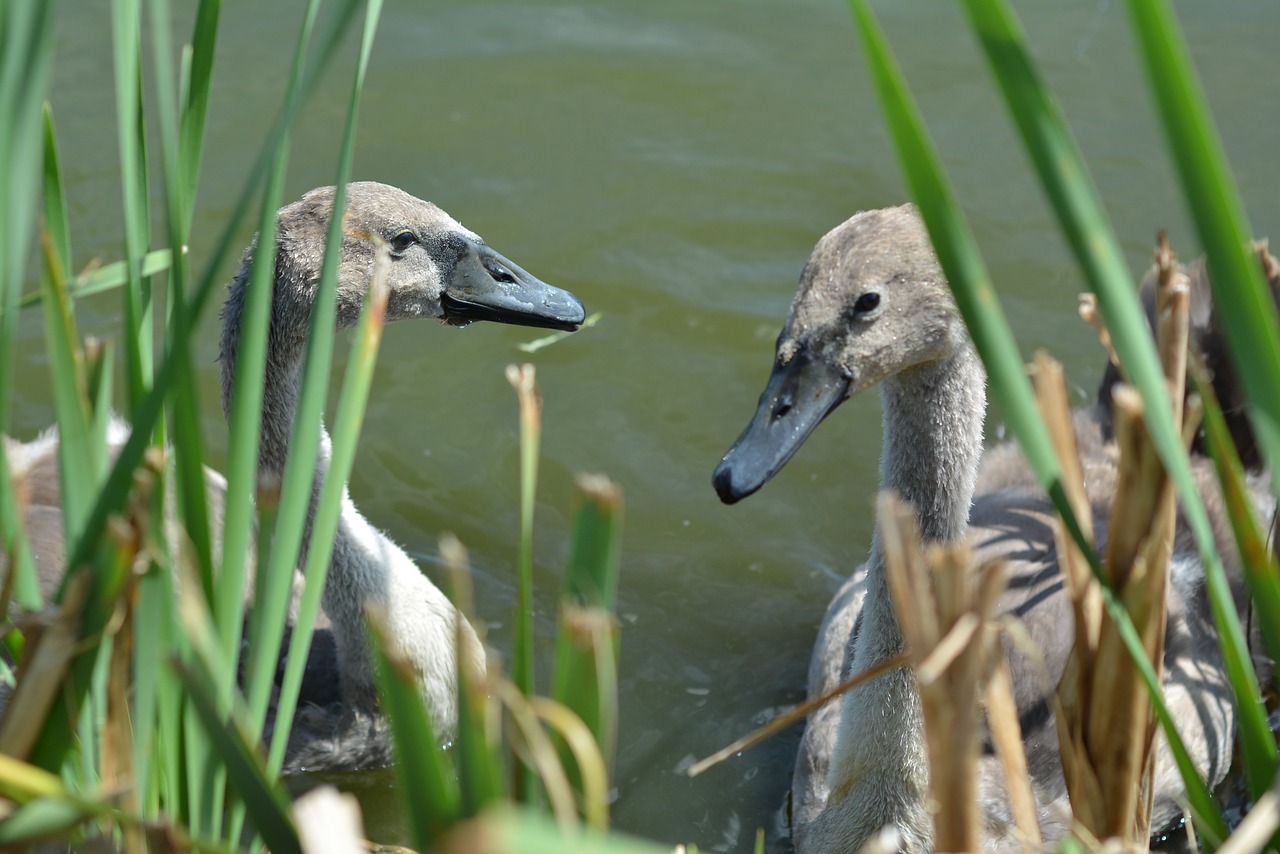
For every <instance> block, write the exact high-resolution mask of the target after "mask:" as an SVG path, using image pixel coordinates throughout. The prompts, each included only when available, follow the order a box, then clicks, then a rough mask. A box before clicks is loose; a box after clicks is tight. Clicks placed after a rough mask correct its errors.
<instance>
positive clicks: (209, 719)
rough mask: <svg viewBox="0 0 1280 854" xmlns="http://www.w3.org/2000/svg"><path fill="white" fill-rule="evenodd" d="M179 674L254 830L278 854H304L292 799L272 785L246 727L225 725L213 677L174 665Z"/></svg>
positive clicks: (181, 665)
mask: <svg viewBox="0 0 1280 854" xmlns="http://www.w3.org/2000/svg"><path fill="white" fill-rule="evenodd" d="M174 666H175V667H176V668H177V671H178V674H179V676H180V677H181V679H182V682H183V684H184V685H185V686H186V688H187V693H188V696H189V697H190V699H191V704H192V707H193V708H194V709H195V711H196V713H197V714H198V715H199V716H200V721H201V723H202V724H203V725H204V728H205V731H206V732H207V733H208V734H209V737H210V739H211V740H212V741H213V743H214V744H215V745H216V747H217V751H218V756H219V757H220V759H221V761H222V762H224V763H225V764H226V770H227V775H228V777H229V778H230V780H231V785H232V789H233V791H235V792H236V793H238V795H239V796H240V798H241V799H242V800H243V801H244V804H245V808H246V809H247V810H248V813H249V818H250V820H251V821H252V822H253V825H254V829H255V831H256V832H257V833H259V834H260V835H261V836H262V838H263V840H265V841H266V843H267V847H268V848H269V849H270V850H271V851H273V852H276V854H301V851H302V846H301V844H300V843H299V842H298V831H297V829H296V828H295V827H294V826H293V819H292V817H291V816H290V813H289V798H288V796H287V795H286V794H285V792H284V790H283V789H281V788H280V786H279V785H278V784H273V783H272V782H271V777H270V776H268V775H267V773H266V772H265V770H264V768H263V761H262V758H261V757H260V756H257V755H255V754H254V751H253V748H252V747H251V746H250V741H249V738H248V737H247V736H246V734H245V733H246V730H245V727H244V725H243V723H240V722H238V721H237V719H236V717H233V718H232V721H231V722H229V723H224V722H223V721H224V715H223V714H222V713H221V712H220V711H219V709H218V705H217V702H216V701H215V699H214V696H213V693H212V692H211V691H210V690H209V686H210V685H211V684H212V677H211V676H210V674H208V673H198V672H196V671H194V670H192V669H191V668H189V667H188V666H186V665H183V664H181V663H177V662H175V664H174Z"/></svg>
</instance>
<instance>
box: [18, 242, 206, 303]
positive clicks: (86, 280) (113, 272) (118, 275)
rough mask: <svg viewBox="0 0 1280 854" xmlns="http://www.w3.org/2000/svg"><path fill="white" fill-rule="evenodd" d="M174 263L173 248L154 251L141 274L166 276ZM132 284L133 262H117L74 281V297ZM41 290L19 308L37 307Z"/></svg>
mask: <svg viewBox="0 0 1280 854" xmlns="http://www.w3.org/2000/svg"><path fill="white" fill-rule="evenodd" d="M179 254H185V250H183V252H182V253H179ZM172 263H173V252H172V250H169V249H154V250H152V251H150V252H148V253H147V254H146V255H144V256H142V264H141V266H140V267H139V268H138V275H139V276H141V277H142V278H144V279H145V278H147V277H149V276H154V275H155V274H157V273H163V272H164V271H165V270H168V269H169V266H170V265H171V264H172ZM128 282H129V262H128V261H115V262H113V263H111V264H104V265H103V266H101V267H97V268H94V269H91V270H86V271H84V272H83V273H80V274H79V275H77V276H76V277H75V278H74V279H73V280H72V281H71V298H72V299H79V298H80V297H87V296H93V295H94V294H101V293H105V292H107V291H110V290H115V289H116V288H118V287H120V286H121V285H124V284H128ZM41 298H42V297H41V291H39V290H34V291H30V292H28V293H25V294H23V295H22V298H21V299H19V300H18V308H27V307H29V306H33V305H35V304H36V303H38V302H40V300H41Z"/></svg>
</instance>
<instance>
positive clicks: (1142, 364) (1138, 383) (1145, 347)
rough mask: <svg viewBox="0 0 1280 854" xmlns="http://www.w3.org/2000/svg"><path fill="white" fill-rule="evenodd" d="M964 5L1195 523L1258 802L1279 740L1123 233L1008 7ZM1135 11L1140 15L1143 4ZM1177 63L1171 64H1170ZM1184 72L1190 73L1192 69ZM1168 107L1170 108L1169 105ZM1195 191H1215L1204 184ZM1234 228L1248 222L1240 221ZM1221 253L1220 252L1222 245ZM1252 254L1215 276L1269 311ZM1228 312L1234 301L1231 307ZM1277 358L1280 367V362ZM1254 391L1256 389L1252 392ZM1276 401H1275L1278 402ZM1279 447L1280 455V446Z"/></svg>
mask: <svg viewBox="0 0 1280 854" xmlns="http://www.w3.org/2000/svg"><path fill="white" fill-rule="evenodd" d="M965 5H966V8H967V9H968V11H969V15H970V18H971V19H972V21H973V25H974V28H975V30H977V32H978V35H979V37H980V39H981V42H982V46H983V48H984V50H985V51H986V53H987V58H988V60H989V62H990V64H991V67H992V70H993V71H994V73H995V76H996V79H997V81H998V82H999V83H1000V88H1001V91H1002V93H1003V94H1004V97H1005V100H1006V101H1007V102H1008V105H1009V110H1010V113H1011V114H1012V115H1013V117H1014V120H1015V123H1016V124H1017V126H1018V130H1019V132H1020V133H1021V135H1022V138H1023V143H1024V144H1025V146H1026V148H1027V150H1028V152H1029V153H1030V154H1031V158H1032V160H1033V161H1034V163H1035V165H1036V170H1037V172H1038V174H1039V176H1040V180H1041V183H1042V184H1043V185H1044V187H1045V191H1046V193H1047V194H1048V196H1049V199H1050V201H1051V202H1052V204H1053V208H1054V211H1055V213H1056V214H1057V215H1058V220H1059V223H1060V224H1061V227H1062V229H1063V231H1064V233H1065V234H1066V235H1067V237H1068V241H1069V243H1070V244H1071V247H1072V250H1073V251H1074V253H1075V255H1076V259H1077V261H1078V262H1079V264H1080V266H1081V269H1082V270H1083V271H1084V273H1085V277H1086V279H1087V280H1088V282H1089V287H1090V289H1091V290H1092V291H1093V292H1094V293H1095V294H1096V295H1097V297H1098V307H1099V309H1100V310H1101V312H1102V315H1103V317H1104V318H1105V320H1106V323H1107V328H1108V329H1109V330H1110V331H1111V340H1112V344H1113V345H1114V346H1115V348H1116V351H1117V352H1118V353H1119V355H1120V360H1121V362H1122V364H1124V366H1125V370H1126V372H1127V373H1128V377H1129V381H1130V382H1131V383H1132V384H1133V385H1134V386H1135V387H1136V388H1137V389H1138V391H1139V392H1140V393H1141V395H1142V399H1143V402H1144V404H1145V406H1144V412H1145V420H1146V422H1147V427H1148V431H1149V433H1150V435H1151V440H1152V442H1153V444H1154V445H1155V446H1156V450H1157V451H1158V452H1159V454H1160V458H1161V460H1162V461H1163V463H1164V465H1165V469H1166V471H1168V472H1169V476H1170V477H1171V478H1172V479H1173V481H1174V483H1175V485H1176V487H1177V491H1178V496H1179V499H1180V502H1181V504H1182V507H1183V510H1184V513H1185V514H1186V518H1187V522H1188V525H1189V526H1190V528H1191V531H1192V533H1193V534H1194V535H1195V538H1196V542H1197V544H1198V545H1199V547H1200V556H1201V559H1202V561H1203V563H1204V576H1205V589H1206V591H1207V592H1208V594H1209V601H1210V607H1211V609H1212V611H1213V617H1214V623H1215V625H1216V627H1217V630H1218V638H1219V644H1220V645H1221V647H1222V654H1223V660H1224V664H1225V665H1226V668H1227V673H1228V675H1229V678H1230V681H1231V685H1232V690H1233V691H1234V693H1235V699H1236V707H1237V709H1238V713H1239V719H1240V734H1241V739H1242V744H1243V751H1242V752H1243V754H1244V757H1245V767H1246V771H1247V774H1248V778H1249V783H1250V789H1251V791H1252V793H1253V796H1254V797H1255V798H1256V797H1260V796H1261V794H1262V792H1263V791H1264V790H1265V789H1266V787H1267V786H1268V785H1269V784H1270V782H1271V779H1272V777H1274V776H1275V771H1276V767H1277V751H1276V745H1275V740H1274V738H1272V736H1271V731H1270V728H1269V726H1268V725H1267V718H1266V710H1265V709H1264V708H1263V704H1262V700H1261V691H1260V689H1259V686H1258V680H1257V675H1256V674H1255V673H1254V672H1253V669H1252V667H1251V666H1250V663H1249V654H1248V644H1247V642H1246V640H1245V637H1244V632H1243V630H1242V629H1241V627H1240V621H1239V619H1238V617H1237V615H1236V611H1235V605H1234V602H1233V600H1232V597H1231V589H1230V585H1229V584H1228V582H1227V579H1226V575H1225V573H1224V570H1223V567H1222V561H1221V558H1220V557H1219V555H1218V554H1217V549H1216V546H1215V543H1214V539H1213V530H1212V527H1211V526H1210V523H1209V517H1208V514H1207V513H1206V511H1205V508H1204V503H1203V501H1202V500H1201V498H1200V495H1199V493H1198V491H1197V490H1196V488H1195V481H1194V479H1193V478H1192V475H1191V467H1190V465H1189V463H1188V461H1187V455H1186V452H1185V451H1184V449H1183V445H1182V440H1181V437H1180V435H1179V431H1178V429H1177V428H1176V427H1175V425H1174V423H1173V417H1172V414H1171V413H1172V410H1171V408H1170V406H1169V401H1168V394H1167V392H1166V385H1165V381H1164V374H1163V372H1162V371H1161V369H1160V365H1159V361H1158V359H1157V357H1156V352H1155V345H1154V343H1153V341H1152V340H1151V335H1150V333H1149V332H1148V330H1147V326H1146V322H1145V320H1144V318H1143V313H1142V310H1141V308H1140V306H1139V305H1138V301H1137V299H1136V296H1135V293H1134V288H1133V286H1132V281H1131V279H1130V277H1129V274H1128V271H1127V269H1126V268H1125V264H1124V256H1123V254H1122V253H1121V251H1120V247H1119V243H1118V242H1117V240H1116V237H1115V233H1114V232H1113V231H1112V229H1111V227H1110V224H1109V223H1108V221H1107V217H1106V213H1105V211H1104V210H1103V207H1102V203H1101V200H1100V199H1099V198H1098V195H1097V192H1096V190H1095V189H1094V187H1093V183H1092V181H1091V180H1090V179H1089V173H1088V170H1087V168H1086V167H1085V164H1084V159H1083V157H1082V156H1081V155H1080V152H1079V149H1078V148H1077V146H1076V144H1075V140H1074V139H1073V138H1072V136H1071V132H1070V131H1069V129H1068V128H1067V125H1066V121H1065V120H1064V119H1063V118H1062V114H1061V112H1060V111H1059V110H1058V108H1057V105H1056V104H1055V102H1054V100H1053V98H1052V97H1051V96H1050V94H1049V92H1048V90H1047V88H1046V87H1045V86H1044V85H1043V83H1042V82H1041V80H1040V76H1039V74H1038V73H1037V71H1036V68H1035V66H1034V63H1033V62H1032V60H1031V57H1030V54H1029V52H1028V51H1027V49H1026V44H1025V42H1026V39H1025V37H1024V36H1023V34H1022V32H1021V28H1020V27H1019V26H1018V24H1017V21H1016V19H1015V17H1014V14H1013V12H1012V10H1011V9H1010V8H1009V6H1008V4H1007V2H1005V0H966V2H965ZM1133 8H1134V9H1135V11H1136V10H1137V7H1136V6H1135V7H1133ZM1144 8H1145V7H1144ZM1137 24H1138V26H1137V27H1136V29H1137V30H1138V31H1139V35H1140V37H1142V40H1143V43H1144V44H1147V43H1148V42H1149V41H1153V40H1161V39H1163V38H1164V37H1165V36H1167V35H1168V32H1167V30H1164V29H1161V30H1159V31H1157V32H1152V34H1151V35H1150V36H1149V37H1148V36H1144V35H1143V33H1144V32H1145V31H1146V30H1147V28H1148V27H1149V26H1151V24H1150V23H1149V22H1147V21H1146V20H1145V19H1141V18H1140V19H1139V20H1138V21H1137ZM1169 50H1170V48H1169V47H1168V45H1163V46H1162V47H1161V48H1159V51H1160V52H1161V55H1162V56H1165V57H1166V59H1168V58H1169V56H1170V54H1169ZM1169 62H1172V60H1171V59H1169ZM1182 70H1183V71H1184V72H1185V71H1186V67H1185V64H1184V66H1183V68H1182ZM1175 73H1176V71H1175V69H1174V67H1173V66H1172V65H1169V64H1168V63H1164V64H1161V66H1160V67H1159V68H1157V69H1153V76H1156V77H1159V78H1160V79H1165V80H1172V75H1173V74H1175ZM1162 107H1165V108H1166V109H1168V106H1167V105H1166V104H1164V102H1163V101H1162ZM1205 127H1206V125H1205V123H1204V122H1203V121H1201V122H1199V123H1198V124H1197V125H1195V126H1190V125H1188V124H1186V123H1185V122H1184V123H1180V124H1171V125H1170V126H1169V127H1168V134H1167V135H1169V136H1170V137H1171V138H1176V137H1179V135H1180V134H1184V133H1185V134H1192V135H1196V134H1203V133H1204V131H1205ZM1174 144H1175V147H1180V145H1181V144H1180V143H1177V142H1175V143H1174ZM1210 177H1211V178H1213V179H1217V180H1219V182H1220V184H1221V185H1222V186H1226V185H1227V184H1229V181H1230V179H1229V176H1226V173H1225V171H1222V170H1219V171H1216V172H1214V173H1213V174H1212V175H1211V176H1210ZM1184 180H1188V179H1184ZM1196 186H1200V187H1201V188H1202V189H1206V190H1207V188H1206V187H1204V185H1196ZM1236 221H1237V222H1240V221H1242V218H1238V219H1237V220H1236ZM1215 233H1216V234H1218V235H1221V234H1222V231H1221V229H1215ZM1219 249H1220V251H1222V249H1221V247H1219ZM1244 252H1245V241H1244V237H1240V239H1239V242H1237V243H1236V244H1235V245H1234V253H1235V254H1236V255H1237V256H1238V257H1239V258H1240V263H1239V265H1232V267H1231V269H1230V270H1224V271H1222V273H1221V274H1219V271H1218V270H1217V269H1211V272H1213V274H1214V277H1215V278H1216V277H1218V276H1219V275H1221V277H1222V278H1227V277H1228V276H1229V275H1232V274H1235V273H1236V272H1237V269H1236V268H1237V266H1238V267H1239V268H1241V269H1242V270H1243V272H1242V273H1241V274H1240V275H1241V279H1240V281H1242V282H1243V281H1247V280H1249V279H1250V277H1252V279H1254V280H1256V289H1255V293H1254V294H1253V296H1254V298H1255V300H1256V302H1255V303H1254V304H1255V305H1257V306H1260V307H1261V306H1263V305H1264V303H1263V302H1262V299H1263V297H1262V294H1263V286H1262V281H1261V274H1260V272H1259V269H1258V265H1257V263H1256V262H1254V261H1252V260H1251V259H1247V258H1245V256H1244ZM1266 299H1267V303H1265V305H1266V306H1269V305H1270V298H1269V297H1266ZM1221 304H1223V305H1229V304H1231V303H1230V302H1225V301H1224V302H1223V303H1221ZM1245 313H1249V312H1245ZM1252 313H1253V314H1255V315H1256V316H1258V317H1271V318H1272V327H1273V329H1274V326H1275V321H1274V313H1273V312H1271V311H1270V310H1269V309H1266V310H1258V311H1255V312H1252ZM1224 314H1227V315H1230V314H1235V312H1224ZM1275 341H1276V337H1275V333H1274V331H1273V332H1272V337H1271V345H1272V347H1271V350H1270V351H1269V352H1270V353H1271V354H1273V355H1274V354H1276V352H1277V351H1276V350H1275V349H1274V348H1275ZM1233 351H1234V348H1233ZM1258 352H1259V357H1258V358H1260V359H1261V358H1262V355H1261V354H1262V353H1263V351H1261V350H1259V351H1258ZM1277 358H1278V359H1280V357H1277ZM1264 361H1265V360H1264ZM1272 376H1274V377H1275V378H1276V379H1275V382H1276V383H1280V361H1277V371H1276V373H1275V374H1273V375H1272ZM1249 388H1250V390H1253V391H1255V392H1256V391H1257V389H1253V387H1252V386H1250V387H1249ZM1269 388H1270V389H1272V390H1274V389H1275V388H1280V385H1274V384H1273V385H1272V386H1270V387H1269ZM1272 397H1275V396H1274V395H1272ZM1274 403H1275V405H1276V406H1277V407H1280V398H1276V400H1275V401H1274ZM1264 422H1265V419H1264ZM1276 424H1277V422H1271V425H1270V428H1269V429H1272V430H1273V432H1272V436H1273V437H1275V438H1276V439H1277V440H1278V441H1280V433H1276V432H1274V428H1275V427H1276ZM1264 428H1265V423H1264ZM1277 447H1280V444H1278V445H1277ZM1042 482H1043V481H1042ZM1188 785H1190V782H1188Z"/></svg>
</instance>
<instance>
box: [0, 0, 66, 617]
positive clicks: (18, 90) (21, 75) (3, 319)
mask: <svg viewBox="0 0 1280 854" xmlns="http://www.w3.org/2000/svg"><path fill="white" fill-rule="evenodd" d="M56 5H57V4H56V3H54V2H49V3H5V4H3V5H0V127H3V128H4V129H5V130H4V132H3V133H0V184H2V185H3V186H4V188H5V192H4V193H0V433H7V432H8V428H9V415H10V412H11V409H12V406H13V399H14V395H13V394H12V388H13V369H14V358H13V353H14V346H15V342H16V340H17V324H18V299H19V294H20V293H21V290H22V285H23V278H24V270H25V267H26V260H27V258H28V256H29V254H30V240H31V234H32V229H33V227H34V224H35V223H36V222H37V219H38V217H37V192H38V189H37V188H38V185H37V179H38V176H39V174H40V148H41V138H40V134H41V127H40V104H41V103H42V102H43V100H44V97H45V92H46V90H47V88H48V78H49V65H50V61H51V57H52V54H53V51H52V43H53V23H52V21H53V13H54V10H55V7H56ZM0 542H3V543H5V544H7V549H8V557H9V559H10V561H11V563H10V565H11V566H12V567H13V568H14V572H15V580H14V598H15V600H16V601H17V602H18V603H19V604H21V605H22V606H24V607H28V608H39V607H40V605H41V596H40V591H39V588H38V586H37V584H36V576H35V565H34V563H33V561H32V556H31V544H30V542H29V541H28V540H27V536H26V531H25V529H24V526H23V524H22V519H21V513H20V511H19V508H18V502H17V498H16V496H15V495H14V492H13V483H12V480H11V478H10V473H9V461H8V457H7V456H6V455H5V454H3V453H0Z"/></svg>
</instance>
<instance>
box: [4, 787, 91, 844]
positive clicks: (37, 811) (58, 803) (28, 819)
mask: <svg viewBox="0 0 1280 854" xmlns="http://www.w3.org/2000/svg"><path fill="white" fill-rule="evenodd" d="M88 817H89V816H88V815H87V814H86V812H85V810H84V809H82V808H81V807H80V805H79V804H77V803H75V802H74V801H70V800H64V799H61V798H39V799H37V800H34V801H31V802H30V803H28V804H26V805H25V806H23V807H21V808H19V809H18V810H17V811H16V812H14V813H13V814H12V815H10V816H7V817H6V818H5V820H4V821H2V822H0V845H3V846H6V847H8V846H13V850H21V849H23V848H26V847H27V846H30V845H33V844H35V843H36V842H38V841H40V840H42V839H46V838H48V837H59V836H65V835H66V834H67V833H68V832H69V831H70V830H71V829H72V828H74V827H75V826H76V825H77V824H79V823H81V822H82V821H84V820H85V819H86V818H88Z"/></svg>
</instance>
